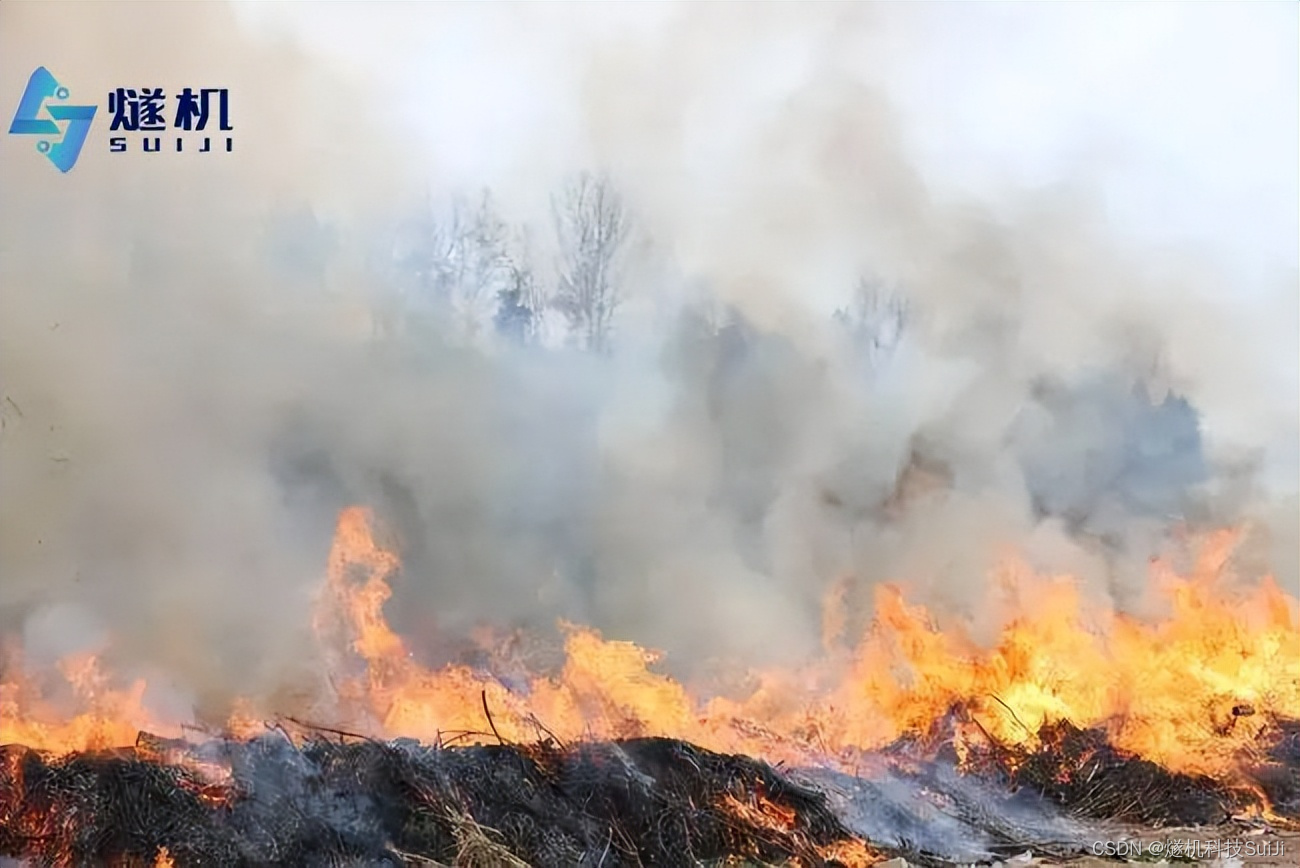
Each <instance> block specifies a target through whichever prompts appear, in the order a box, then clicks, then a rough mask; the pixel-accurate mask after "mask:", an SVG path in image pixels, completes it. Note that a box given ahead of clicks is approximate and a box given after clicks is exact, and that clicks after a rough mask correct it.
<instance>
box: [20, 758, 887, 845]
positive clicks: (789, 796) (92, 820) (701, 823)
mask: <svg viewBox="0 0 1300 868" xmlns="http://www.w3.org/2000/svg"><path fill="white" fill-rule="evenodd" d="M189 757H190V759H191V761H194V760H198V761H201V762H208V763H220V764H221V766H223V767H225V768H228V769H229V771H230V777H229V778H228V779H227V780H226V781H225V782H223V783H204V782H203V781H202V780H201V779H200V775H199V773H198V772H196V771H193V770H191V769H187V768H185V767H183V766H180V765H169V764H166V763H161V762H158V761H157V759H156V755H155V756H151V755H150V753H149V751H148V750H147V749H140V748H137V749H136V750H128V751H119V752H115V753H111V754H96V755H71V756H66V757H63V758H60V759H57V760H47V759H44V758H42V757H40V756H39V755H37V754H35V753H34V752H31V751H26V750H23V749H13V748H11V749H9V750H8V752H7V753H6V755H5V757H4V760H5V762H4V778H3V781H2V782H0V793H3V800H2V801H0V816H2V817H3V821H4V822H3V823H0V828H2V829H3V832H0V852H2V853H4V854H5V855H10V856H15V857H22V858H27V859H33V860H35V862H36V863H37V864H43V865H55V864H64V863H69V862H70V864H73V865H119V864H128V865H135V864H146V865H147V864H152V862H153V860H154V859H155V858H156V857H157V855H158V854H159V853H160V852H165V853H166V854H167V856H168V857H169V858H170V859H171V860H172V862H173V864H175V865H177V866H188V865H230V866H238V865H248V866H252V865H266V864H275V865H303V866H307V865H321V864H333V865H340V864H358V865H390V866H399V865H429V864H442V865H452V864H455V865H466V866H469V865H474V866H483V868H487V866H525V865H531V866H537V868H549V866H555V868H570V866H596V865H602V866H619V865H680V864H684V863H686V862H690V863H691V864H699V863H705V864H712V863H715V862H719V861H721V860H723V859H724V858H726V857H728V856H738V857H748V858H752V859H756V860H760V861H763V862H771V863H777V862H784V861H787V860H790V859H795V858H798V859H800V860H802V864H807V865H819V866H837V865H839V866H842V865H852V864H860V863H854V862H846V861H841V860H840V859H839V858H837V857H836V855H835V854H836V853H846V854H847V853H856V854H859V855H867V854H869V853H870V852H871V851H869V850H867V848H866V847H865V846H864V845H863V844H862V843H861V842H860V841H857V840H856V839H855V838H854V836H853V835H852V834H851V833H849V832H848V831H847V830H846V829H845V828H844V826H843V825H842V824H841V823H840V822H839V820H837V819H836V818H835V816H834V814H832V813H831V811H830V810H829V808H828V807H827V804H826V800H825V797H824V796H823V795H822V794H821V793H819V792H818V791H816V790H813V789H809V788H807V787H804V786H801V785H799V784H796V783H794V782H793V781H791V780H790V779H789V778H787V777H786V776H784V775H782V774H781V773H779V772H777V771H776V770H774V769H772V768H771V767H769V766H767V765H766V764H765V763H762V762H758V761H755V760H751V759H747V758H745V757H738V756H724V755H719V754H714V753H711V752H709V751H705V750H701V749H699V748H696V747H693V746H691V745H689V744H686V743H684V742H679V741H674V740H670V739H636V740H631V741H623V742H618V743H606V744H580V745H574V746H571V747H561V746H559V745H557V744H555V743H554V742H549V743H542V744H537V745H533V746H520V745H509V746H506V745H499V746H477V747H455V746H443V747H425V746H421V745H419V744H418V743H416V742H413V741H408V740H401V741H396V742H389V743H381V742H375V741H366V740H352V741H348V742H346V743H345V742H341V741H335V740H328V739H326V738H313V739H311V740H308V741H307V742H306V743H304V744H301V745H295V744H293V743H291V742H290V741H289V740H287V739H286V738H283V737H280V736H278V735H275V734H269V735H266V736H263V737H260V738H256V739H253V740H251V741H248V742H225V741H223V742H214V743H208V744H205V745H200V746H198V747H196V748H195V749H194V750H193V751H192V752H190V754H189Z"/></svg>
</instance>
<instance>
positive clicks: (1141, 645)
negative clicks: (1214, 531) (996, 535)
mask: <svg viewBox="0 0 1300 868" xmlns="http://www.w3.org/2000/svg"><path fill="white" fill-rule="evenodd" d="M1233 541H1234V537H1233V535H1232V534H1222V535H1218V536H1216V537H1213V538H1211V539H1210V540H1209V542H1208V544H1207V545H1205V546H1203V547H1202V551H1201V554H1200V558H1199V560H1198V561H1197V563H1196V566H1195V568H1194V570H1193V575H1192V576H1190V577H1181V576H1175V575H1173V574H1172V572H1170V571H1169V570H1168V569H1166V568H1163V567H1160V568H1159V569H1158V570H1157V576H1156V578H1157V579H1158V580H1159V581H1158V585H1159V586H1160V587H1161V588H1163V589H1164V590H1165V592H1166V594H1167V597H1168V601H1169V603H1170V606H1171V610H1172V614H1171V615H1170V616H1169V617H1168V618H1167V619H1165V620H1164V621H1160V622H1156V623H1141V622H1138V621H1135V620H1133V619H1131V618H1127V617H1124V616H1121V615H1119V614H1116V613H1113V612H1111V613H1103V615H1102V616H1101V617H1100V618H1096V619H1092V620H1089V619H1085V618H1083V616H1082V612H1083V609H1085V608H1086V607H1084V606H1082V604H1081V599H1080V596H1079V589H1078V587H1077V585H1076V584H1075V583H1072V582H1070V581H1068V580H1065V579H1053V580H1050V581H1049V580H1039V579H1035V578H1033V577H1032V576H1027V575H1025V574H1023V572H1022V571H1016V570H1011V571H1008V572H1007V574H1006V575H1004V576H1002V579H1003V590H1004V591H1006V592H1007V596H1008V599H1009V600H1010V601H1011V602H1012V603H1014V604H1015V607H1018V608H1015V607H1013V612H1014V617H1010V618H1009V619H1008V622H1007V626H1006V628H1005V630H1004V633H1003V635H1002V637H1001V639H1000V640H999V641H998V642H996V643H995V644H994V645H993V646H992V647H983V646H978V645H976V644H975V643H973V642H971V641H969V639H968V638H966V637H964V636H962V635H961V634H960V632H959V631H956V630H954V631H949V632H944V631H940V630H938V629H937V628H936V627H935V626H934V624H933V623H932V621H931V620H930V619H929V617H928V615H927V614H926V613H925V611H924V610H923V609H920V608H919V607H914V606H909V605H907V604H906V603H905V602H904V600H903V598H902V596H901V594H900V593H898V592H897V591H896V590H892V589H885V590H882V591H881V592H880V593H879V594H878V596H877V600H876V608H875V621H874V623H873V624H872V625H871V627H870V628H869V629H868V631H867V632H866V634H865V635H864V636H863V637H862V639H861V641H860V642H858V643H857V644H856V645H852V646H851V647H846V648H842V649H841V650H842V651H844V653H842V654H838V655H836V654H835V653H829V652H828V657H827V659H826V660H824V661H821V662H820V663H814V664H812V665H810V666H809V667H808V668H805V669H800V670H797V671H788V672H763V673H752V675H753V676H754V677H753V679H752V681H753V683H755V684H756V685H757V687H756V688H755V689H754V691H753V693H752V695H750V696H748V697H743V698H740V699H722V698H715V699H713V700H709V701H704V700H702V699H701V698H700V697H698V696H695V695H692V694H691V693H690V692H689V691H688V690H687V688H686V686H685V685H683V684H681V683H679V682H677V681H674V680H673V679H671V678H669V677H667V676H666V675H663V674H660V673H658V672H656V671H654V669H653V664H654V662H655V660H656V655H655V654H653V653H652V652H649V651H646V650H645V649H642V648H639V647H638V646H636V645H634V644H632V643H630V642H618V641H609V640H606V639H604V638H603V637H601V636H600V635H599V634H598V633H596V632H595V631H594V630H590V629H584V628H578V627H572V628H569V629H568V638H567V641H566V643H565V648H564V653H563V654H562V655H559V657H560V658H561V659H560V660H559V662H558V663H557V664H556V668H555V671H550V672H542V671H535V670H534V669H532V668H530V667H527V666H523V667H520V666H518V665H516V664H517V663H518V662H519V661H517V660H511V659H508V657H506V658H501V657H499V656H498V657H494V656H493V655H494V654H496V649H490V648H489V649H485V650H486V652H487V653H486V656H485V659H487V660H488V663H486V664H485V665H481V666H470V665H449V666H447V667H444V668H442V669H428V668H425V667H423V666H421V665H420V664H419V663H418V662H417V661H416V659H415V657H414V656H413V655H412V654H411V653H410V651H409V649H408V648H407V646H406V643H405V641H404V639H403V638H402V637H401V636H399V635H397V634H396V633H395V632H394V631H393V630H392V629H391V628H390V627H389V625H388V622H387V620H386V619H385V617H384V612H383V607H384V603H385V601H386V600H387V599H388V596H389V594H390V586H389V582H388V580H389V578H390V577H391V576H392V575H393V574H394V573H395V571H396V570H398V569H399V567H400V562H399V560H398V558H397V557H396V555H395V554H393V553H392V552H389V551H387V550H386V549H384V548H383V547H382V546H381V545H379V544H378V543H377V542H376V540H375V537H374V535H373V533H372V529H371V521H370V517H369V515H368V513H367V512H366V511H365V510H361V509H350V510H346V511H345V512H344V513H343V514H342V515H341V516H340V519H339V523H338V527H337V530H336V536H335V544H334V547H333V549H332V551H331V553H330V557H329V568H328V581H327V583H326V586H325V588H324V592H323V594H322V596H321V600H320V607H319V609H318V611H317V613H316V615H317V618H316V627H317V633H318V635H319V636H320V638H321V642H322V646H323V647H322V649H321V650H322V652H323V657H324V658H326V663H327V664H328V665H330V666H331V675H332V677H331V679H330V683H331V684H332V685H333V687H334V689H335V690H336V694H335V695H333V696H331V697H327V699H328V700H329V703H330V704H329V706H328V712H327V713H328V714H329V715H330V719H331V720H332V721H333V722H336V723H337V724H338V725H339V726H340V727H346V728H347V730H349V731H356V732H362V733H365V735H366V736H373V737H374V738H369V737H364V738H363V737H360V736H351V735H349V736H347V737H343V736H344V731H343V730H325V729H320V728H315V729H310V730H308V731H305V732H303V731H299V732H296V733H295V734H293V735H290V734H289V733H288V731H287V730H284V729H283V728H279V729H275V730H272V731H271V732H269V733H267V732H260V731H255V730H253V729H250V728H249V727H248V726H247V722H246V721H245V722H243V723H241V721H240V720H232V721H231V726H230V730H231V733H233V735H230V736H229V737H221V738H214V739H210V740H208V741H206V742H204V743H202V744H198V745H194V744H190V743H188V742H183V741H178V740H167V739H159V738H155V737H151V736H141V737H140V738H139V739H137V741H136V743H135V746H134V747H132V748H130V749H115V750H110V749H109V748H113V747H114V746H115V745H118V744H121V743H123V742H126V741H130V739H131V738H134V737H135V733H136V732H137V731H138V730H140V729H145V728H152V727H153V723H152V721H151V719H150V718H149V716H148V715H147V714H146V713H145V712H144V708H143V703H142V697H143V693H144V685H143V683H137V684H135V685H132V686H131V687H130V688H129V689H125V690H123V689H118V688H116V687H115V686H114V683H113V681H112V679H111V678H109V677H108V675H107V674H106V673H104V672H102V671H101V670H100V668H99V665H98V662H97V660H96V658H94V657H86V658H83V659H78V660H74V661H67V662H66V665H65V666H64V667H63V669H62V671H61V674H62V677H63V679H64V681H65V682H66V684H65V685H63V691H62V692H63V694H64V695H63V696H61V697H58V698H59V700H60V701H59V702H54V701H51V700H52V699H54V698H55V697H53V696H52V695H47V692H46V691H45V689H44V686H43V684H42V681H48V680H50V679H49V678H48V676H49V675H50V673H40V675H41V676H43V677H33V676H32V675H31V674H30V673H24V672H23V671H22V668H21V665H20V664H21V655H20V654H18V653H16V652H10V653H9V654H8V655H7V661H5V662H6V663H7V671H5V672H4V673H3V675H4V677H3V678H2V679H0V744H3V743H5V742H14V743H15V745H14V746H10V747H7V748H4V749H3V754H2V755H0V760H2V763H0V854H8V855H11V856H14V857H21V858H24V859H30V860H35V861H36V862H37V863H39V864H48V865H56V864H57V865H91V864H96V865H99V864H115V865H137V864H139V865H171V866H187V865H196V866H198V865H262V864H286V865H312V866H314V865H345V864H364V865H384V864H387V865H399V864H407V865H439V864H441V865H451V864H455V865H469V866H479V865H483V866H486V865H493V866H519V865H531V866H538V868H540V866H549V865H557V866H558V865H563V866H571V865H599V866H603V868H610V866H617V865H681V864H707V863H711V862H720V861H722V860H728V859H730V860H748V861H749V862H751V863H755V864H762V863H776V864H779V863H787V864H798V865H805V866H811V865H844V866H861V865H868V864H872V863H873V862H874V861H877V860H878V859H879V858H880V857H882V856H884V855H889V854H891V853H902V854H906V855H907V856H908V857H909V859H911V860H912V861H914V862H915V861H921V862H926V861H930V862H934V861H943V860H945V859H946V860H949V861H966V862H969V861H975V860H976V859H980V860H982V859H984V858H985V857H988V858H989V859H990V860H991V859H992V858H994V857H995V856H998V855H1006V854H1008V853H1015V852H1023V850H1024V849H1025V848H1026V847H1027V846H1033V847H1036V848H1037V849H1038V851H1039V852H1047V853H1055V854H1057V855H1061V856H1065V855H1069V854H1070V853H1071V852H1074V851H1072V850H1071V849H1070V848H1071V846H1073V845H1072V844H1071V843H1070V840H1074V841H1075V842H1076V843H1077V841H1078V840H1082V839H1081V838H1079V835H1080V834H1081V833H1079V832H1078V830H1077V829H1076V828H1075V827H1073V826H1070V825H1069V824H1068V823H1064V822H1057V821H1056V819H1055V818H1059V817H1066V816H1069V817H1080V818H1089V819H1091V820H1106V821H1113V820H1118V821H1126V822H1135V823H1141V824H1144V825H1189V824H1191V825H1203V824H1210V823H1215V822H1219V821H1221V820H1223V819H1224V818H1226V817H1230V816H1233V815H1237V814H1241V813H1243V812H1245V813H1251V812H1253V813H1254V814H1256V815H1257V816H1272V817H1275V818H1276V817H1280V818H1284V819H1285V818H1291V819H1292V820H1300V724H1298V723H1297V722H1296V719H1297V718H1298V717H1300V668H1298V667H1300V631H1297V630H1296V627H1295V614H1294V609H1295V601H1294V600H1293V599H1292V598H1290V597H1288V596H1287V595H1285V594H1284V593H1282V592H1281V591H1280V590H1279V589H1278V588H1277V586H1276V585H1275V584H1273V583H1272V582H1271V581H1270V580H1265V581H1263V582H1261V583H1258V584H1257V585H1255V586H1252V587H1249V588H1246V590H1244V591H1242V590H1240V589H1238V591H1233V590H1232V585H1231V582H1229V581H1227V580H1226V579H1225V574H1226V573H1227V572H1228V569H1227V564H1228V560H1229V559H1228V553H1229V552H1230V549H1231V546H1232V544H1233ZM1021 600H1030V601H1032V602H1033V605H1032V606H1029V605H1022V604H1021V603H1020V602H1018V601H1021ZM828 627H829V633H830V634H833V635H831V639H835V638H836V637H838V636H842V634H843V627H844V621H843V619H842V618H829V619H828ZM828 644H834V643H833V642H830V643H828ZM334 664H339V665H334ZM507 675H508V676H509V678H507V677H506V676H507ZM507 680H508V681H510V682H511V684H512V686H510V687H507V686H506V681H507ZM70 696H71V698H73V699H76V700H80V701H82V703H83V708H84V713H81V714H76V715H72V716H68V715H67V714H66V713H64V712H63V709H66V707H67V706H66V700H68V698H69V697H70ZM539 721H544V722H545V724H546V725H545V726H542V725H541V723H539ZM354 724H355V725H354ZM485 724H486V726H485ZM286 725H287V724H286ZM326 732H329V733H333V734H334V735H335V736H337V737H332V738H327V737H325V736H324V735H323V733H326ZM452 733H459V736H456V737H455V738H452V739H450V740H449V734H452ZM381 738H386V739H393V740H388V741H382V740H379V739H381ZM413 738H423V739H425V740H426V741H427V742H429V743H430V744H431V745H432V746H424V745H421V744H420V743H419V742H418V741H414V740H412V739H413ZM469 742H477V743H476V744H471V743H469ZM23 745H25V746H23ZM758 758H761V759H758ZM862 761H867V762H876V763H877V765H879V764H880V763H884V766H883V769H884V771H883V772H882V774H883V777H878V778H876V779H871V778H869V777H868V776H863V777H856V776H855V775H854V774H853V772H855V771H856V770H857V767H858V764H859V763H860V762H862ZM777 762H784V763H787V764H788V765H793V766H797V767H805V770H804V771H802V772H799V773H797V774H796V773H793V772H789V771H778V769H777V768H776V767H773V766H772V765H769V763H777ZM806 767H820V770H821V771H823V772H826V774H824V775H822V776H821V777H820V778H819V777H817V776H816V775H812V776H809V775H808V774H807V773H806V772H807V768H806ZM813 780H817V781H818V782H819V784H818V785H813V784H811V783H810V781H813ZM823 784H824V786H823ZM900 787H901V788H902V789H901V790H900ZM902 791H907V792H902ZM1017 791H1019V792H1021V793H1028V794H1030V795H1032V796H1033V798H1034V799H1035V800H1036V801H1033V802H1032V803H1027V802H1017V803H1014V804H1013V803H1012V802H1011V801H1007V800H1005V799H1002V797H1001V795H999V794H1006V793H1011V792H1017ZM836 793H838V795H837V796H836V798H838V797H839V796H843V798H840V801H839V802H838V803H836V804H837V805H838V807H834V808H832V807H831V804H832V803H833V802H835V799H834V798H832V795H834V794H836ZM855 793H856V795H854V794H855ZM846 794H847V795H846ZM914 794H915V795H917V798H912V796H913V795H914ZM845 799H847V801H845ZM990 806H996V809H997V811H1002V813H1003V815H1002V816H997V815H996V811H994V810H993V809H991V808H990ZM1013 815H1015V816H1013ZM925 823H929V824H930V825H931V826H932V827H933V828H934V829H938V828H940V827H942V829H945V830H946V831H944V832H943V833H942V834H937V833H936V834H931V833H930V832H928V831H926V829H925V828H924V824H925ZM905 829H906V830H907V831H906V834H905V833H904V830H905ZM909 835H911V836H913V837H915V836H916V835H920V836H921V837H922V838H924V841H925V843H924V844H921V843H919V842H918V840H919V839H918V840H911V839H909V837H908V836H909ZM955 841H956V842H961V841H978V846H972V847H968V848H965V849H963V848H962V847H960V846H958V845H957V844H955V843H954V842H955ZM964 854H973V856H969V858H968V855H964Z"/></svg>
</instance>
